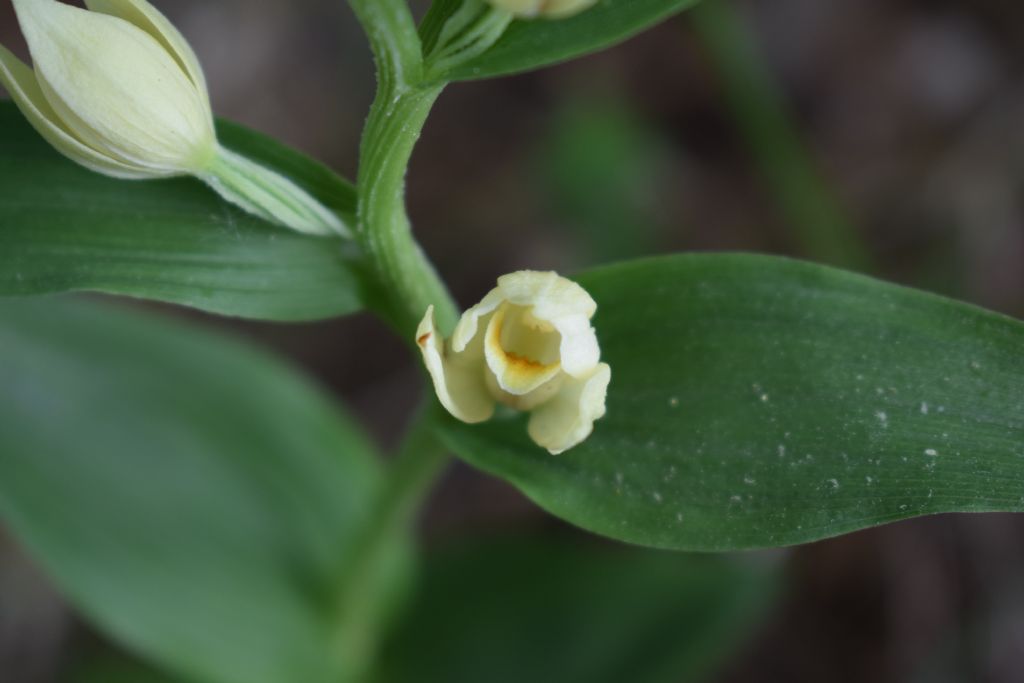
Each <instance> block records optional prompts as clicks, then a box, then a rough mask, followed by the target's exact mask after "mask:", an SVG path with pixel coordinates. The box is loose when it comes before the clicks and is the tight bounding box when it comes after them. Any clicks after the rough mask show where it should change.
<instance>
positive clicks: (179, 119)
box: [14, 0, 216, 172]
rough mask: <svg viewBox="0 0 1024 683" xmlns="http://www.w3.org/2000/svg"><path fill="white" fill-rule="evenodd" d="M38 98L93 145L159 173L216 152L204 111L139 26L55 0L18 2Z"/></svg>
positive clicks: (185, 167) (200, 163)
mask: <svg viewBox="0 0 1024 683" xmlns="http://www.w3.org/2000/svg"><path fill="white" fill-rule="evenodd" d="M14 8H15V11H16V12H17V15H18V20H19V23H20V24H21V28H22V32H23V33H24V35H25V39H26V40H27V41H28V44H29V50H30V51H31V53H32V59H33V62H34V66H35V72H36V77H37V80H38V81H39V84H40V87H41V88H42V91H43V94H44V95H45V96H46V99H47V101H48V102H49V103H50V105H51V106H52V107H53V109H54V111H56V112H57V114H58V115H59V116H60V118H61V120H62V121H63V123H64V125H65V126H66V127H67V128H69V129H70V130H71V131H73V132H74V133H75V135H76V137H78V138H79V139H81V140H82V141H84V142H85V143H86V144H88V145H89V146H90V147H92V148H94V149H96V150H99V151H101V152H104V153H106V154H107V155H108V156H112V157H115V158H117V159H119V160H121V161H123V162H126V163H129V164H134V165H139V166H144V167H147V168H152V169H154V170H155V171H157V172H161V171H163V172H171V171H178V172H192V171H194V170H196V169H200V168H202V167H204V166H205V164H206V162H207V161H208V158H209V156H210V155H212V153H213V152H214V141H215V139H216V138H215V135H214V133H213V129H212V124H211V120H210V119H211V117H210V113H209V109H208V107H207V106H206V104H205V102H204V101H203V98H202V97H201V96H200V94H199V91H198V89H197V88H196V86H195V85H194V84H193V83H192V81H191V80H189V76H188V75H187V74H186V73H185V72H184V71H183V70H182V69H181V67H180V66H179V65H178V63H177V62H176V61H175V59H174V57H173V56H172V55H171V54H170V53H169V52H167V50H166V49H164V47H163V46H162V45H160V43H159V42H157V40H156V39H155V38H153V37H152V36H150V35H149V34H148V33H146V32H145V31H143V30H142V29H140V28H137V27H136V26H134V25H132V24H130V23H128V22H126V21H124V20H123V19H118V18H116V17H112V16H108V15H104V14H96V13H93V12H89V11H87V10H84V9H80V8H78V7H73V6H71V5H66V4H64V3H60V2H55V1H54V0H15V2H14Z"/></svg>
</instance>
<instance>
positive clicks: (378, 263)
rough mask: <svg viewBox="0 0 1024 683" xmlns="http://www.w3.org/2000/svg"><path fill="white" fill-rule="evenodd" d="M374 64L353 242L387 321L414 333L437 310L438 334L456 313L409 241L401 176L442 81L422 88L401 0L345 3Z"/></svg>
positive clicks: (412, 31)
mask: <svg viewBox="0 0 1024 683" xmlns="http://www.w3.org/2000/svg"><path fill="white" fill-rule="evenodd" d="M350 3H351V5H352V7H353V9H354V10H355V11H356V14H357V16H358V17H359V19H360V21H361V22H362V23H363V26H364V27H365V29H366V33H367V35H368V36H369V39H370V43H371V46H372V47H373V51H374V56H375V58H376V60H377V83H378V85H377V96H376V98H375V99H374V102H373V106H372V108H371V109H370V116H369V118H368V120H367V122H366V128H365V130H364V131H363V141H362V147H361V158H360V163H359V183H358V185H359V188H358V190H359V210H358V226H357V231H356V238H357V240H358V241H359V243H360V245H361V246H362V247H363V250H364V251H365V252H366V254H367V256H368V257H369V260H370V263H371V267H372V268H373V271H374V274H375V275H376V280H377V281H378V283H379V285H380V288H381V295H382V296H383V298H384V308H385V311H384V313H385V316H386V317H387V318H388V319H389V322H391V324H392V325H394V326H395V327H396V329H397V330H398V331H399V333H400V334H402V335H403V336H409V337H410V338H411V335H412V334H413V331H414V330H415V328H416V324H417V323H418V322H419V321H420V319H421V318H422V317H423V314H424V313H425V312H426V310H427V307H428V306H430V305H433V306H434V309H435V315H436V316H437V320H438V324H439V325H440V326H441V328H442V329H443V330H450V329H451V328H452V327H454V325H455V321H456V318H457V315H458V312H457V308H456V306H455V303H454V301H453V300H452V298H451V295H450V294H449V293H448V290H447V288H446V287H445V285H444V283H443V282H442V281H441V279H440V278H439V277H438V276H437V272H436V271H435V270H434V268H433V266H432V265H431V264H430V262H429V261H428V260H427V258H426V257H425V255H424V254H423V251H422V249H421V248H420V246H419V244H417V242H416V240H415V238H414V237H413V235H412V226H411V224H410V221H409V216H408V214H407V213H406V206H405V176H406V171H407V169H408V165H409V159H410V158H411V156H412V151H413V148H414V147H415V145H416V141H417V140H418V139H419V136H420V132H421V131H422V130H423V125H424V123H426V120H427V116H428V114H429V113H430V109H431V107H432V106H433V104H434V102H435V101H436V100H437V97H438V95H440V94H441V91H442V90H443V88H444V84H443V83H438V84H430V85H426V84H424V83H423V57H422V54H421V47H420V40H419V35H418V34H417V32H416V26H415V24H414V23H413V20H412V16H411V14H410V13H409V9H408V7H407V6H406V4H405V0H350Z"/></svg>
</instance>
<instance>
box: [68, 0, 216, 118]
mask: <svg viewBox="0 0 1024 683" xmlns="http://www.w3.org/2000/svg"><path fill="white" fill-rule="evenodd" d="M85 6H86V7H88V8H89V9H90V10H92V11H93V12H99V13H101V14H109V15H110V16H113V17H117V18H119V19H124V20H125V21H127V22H128V23H130V24H134V25H135V26H137V27H139V28H141V29H142V30H143V31H145V32H146V33H148V34H149V35H151V36H153V38H155V39H156V41H157V42H158V43H160V44H161V45H163V46H164V48H165V49H167V51H168V52H170V53H171V54H173V55H174V57H175V59H177V61H178V63H179V65H180V66H181V68H182V69H184V70H185V73H187V74H188V76H189V78H191V79H192V83H193V84H194V85H195V86H196V89H197V90H199V94H200V95H201V96H202V97H203V101H204V102H205V104H206V108H207V110H209V108H210V101H209V94H208V92H207V88H206V77H205V76H204V75H203V67H202V66H201V65H200V64H199V58H198V57H196V53H195V52H194V51H193V50H192V46H191V45H189V43H188V41H187V40H185V37H184V36H183V35H181V32H179V31H178V29H176V28H175V27H174V24H172V23H171V22H170V21H168V20H167V17H165V16H164V15H163V14H161V13H160V11H159V10H158V9H156V8H155V7H153V6H152V5H150V4H149V3H148V2H146V1H145V0H85ZM211 116H212V114H211ZM211 125H212V122H211Z"/></svg>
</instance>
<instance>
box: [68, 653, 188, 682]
mask: <svg viewBox="0 0 1024 683" xmlns="http://www.w3.org/2000/svg"><path fill="white" fill-rule="evenodd" d="M61 681H62V683H186V682H185V681H183V680H181V679H174V678H171V677H169V676H165V675H164V674H162V673H160V672H158V671H155V670H153V669H152V668H150V667H147V666H144V665H143V664H141V663H139V662H137V661H133V660H131V659H129V658H127V657H122V656H118V655H115V654H109V653H103V654H101V655H94V656H91V657H89V658H88V659H87V660H85V661H82V662H78V663H76V664H75V665H73V667H72V669H71V671H70V672H69V673H66V674H64V675H63V676H61Z"/></svg>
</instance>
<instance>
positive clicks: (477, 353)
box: [416, 306, 495, 424]
mask: <svg viewBox="0 0 1024 683" xmlns="http://www.w3.org/2000/svg"><path fill="white" fill-rule="evenodd" d="M416 344H417V346H419V347H420V351H421V352H422V353H423V362H424V364H425V365H426V366H427V372H429V373H430V377H431V379H432V380H433V382H434V391H435V392H436V393H437V397H438V399H439V400H440V401H441V405H443V406H444V407H445V409H446V410H448V412H449V413H451V414H452V415H454V416H455V417H456V418H458V419H459V420H462V421H463V422H468V423H470V424H473V423H476V422H484V421H485V420H489V419H490V418H491V416H492V415H493V414H494V405H495V401H494V398H492V397H491V394H490V392H489V391H488V389H487V382H486V379H485V376H484V375H485V373H484V370H485V367H486V366H485V362H484V352H483V338H482V337H480V338H479V339H478V340H476V341H475V342H474V343H473V344H471V345H470V346H469V347H468V348H466V349H465V350H464V351H463V352H462V353H456V352H454V351H450V350H448V349H446V348H445V345H444V341H443V340H442V339H441V335H440V334H438V332H437V329H436V328H435V326H434V307H433V306H431V307H430V308H428V309H427V314H426V316H425V317H424V318H423V322H421V323H420V326H419V328H418V329H417V330H416Z"/></svg>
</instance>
